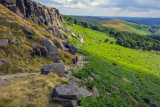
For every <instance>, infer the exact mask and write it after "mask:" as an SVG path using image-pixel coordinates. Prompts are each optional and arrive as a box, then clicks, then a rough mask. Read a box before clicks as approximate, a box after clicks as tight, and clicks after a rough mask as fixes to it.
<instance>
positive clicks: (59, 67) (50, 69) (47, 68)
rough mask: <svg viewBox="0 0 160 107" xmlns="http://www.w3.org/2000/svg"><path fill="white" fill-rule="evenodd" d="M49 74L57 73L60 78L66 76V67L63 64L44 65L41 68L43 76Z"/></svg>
mask: <svg viewBox="0 0 160 107" xmlns="http://www.w3.org/2000/svg"><path fill="white" fill-rule="evenodd" d="M49 73H56V74H57V75H58V76H60V77H63V76H65V70H64V65H63V64H61V63H52V64H47V65H44V66H43V67H42V68H41V74H44V75H47V74H49Z"/></svg>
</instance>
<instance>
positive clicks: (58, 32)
mask: <svg viewBox="0 0 160 107" xmlns="http://www.w3.org/2000/svg"><path fill="white" fill-rule="evenodd" d="M46 30H47V31H48V32H49V33H50V34H51V35H53V36H55V37H57V38H60V39H63V40H65V39H67V38H68V36H67V35H66V34H65V33H64V32H63V30H61V29H60V30H59V29H56V28H54V27H51V28H46Z"/></svg>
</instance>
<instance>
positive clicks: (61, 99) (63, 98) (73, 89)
mask: <svg viewBox="0 0 160 107" xmlns="http://www.w3.org/2000/svg"><path fill="white" fill-rule="evenodd" d="M52 96H53V98H52V100H51V101H50V102H51V103H58V104H62V106H63V107H74V106H77V101H79V100H80V99H81V98H83V97H84V98H86V97H92V96H93V95H92V93H90V92H88V91H87V90H86V89H84V88H79V87H78V86H77V85H75V84H69V85H66V84H62V85H58V86H56V87H55V88H54V89H53V95H52Z"/></svg>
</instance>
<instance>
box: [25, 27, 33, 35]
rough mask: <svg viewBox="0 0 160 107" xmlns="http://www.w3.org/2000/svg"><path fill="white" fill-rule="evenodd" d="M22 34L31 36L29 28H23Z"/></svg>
mask: <svg viewBox="0 0 160 107" xmlns="http://www.w3.org/2000/svg"><path fill="white" fill-rule="evenodd" d="M23 32H24V33H25V34H27V35H32V34H33V33H32V30H31V29H30V28H23Z"/></svg>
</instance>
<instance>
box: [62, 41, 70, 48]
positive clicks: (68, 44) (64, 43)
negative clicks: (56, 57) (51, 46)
mask: <svg viewBox="0 0 160 107" xmlns="http://www.w3.org/2000/svg"><path fill="white" fill-rule="evenodd" d="M63 45H64V46H65V47H66V48H71V44H70V43H69V42H63Z"/></svg>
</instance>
